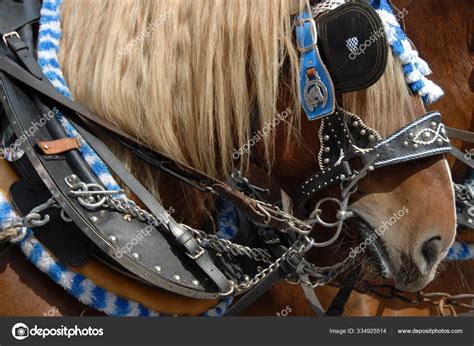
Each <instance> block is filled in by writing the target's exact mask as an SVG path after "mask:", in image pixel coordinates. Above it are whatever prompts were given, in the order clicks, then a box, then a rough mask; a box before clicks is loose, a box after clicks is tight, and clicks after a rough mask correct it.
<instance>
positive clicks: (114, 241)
mask: <svg viewBox="0 0 474 346" xmlns="http://www.w3.org/2000/svg"><path fill="white" fill-rule="evenodd" d="M109 240H110V241H111V242H112V243H116V242H117V237H116V236H114V235H111V236H109Z"/></svg>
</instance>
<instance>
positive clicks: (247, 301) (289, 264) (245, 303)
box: [225, 255, 303, 316]
mask: <svg viewBox="0 0 474 346" xmlns="http://www.w3.org/2000/svg"><path fill="white" fill-rule="evenodd" d="M302 261H303V258H301V257H300V256H298V255H293V256H290V257H288V258H287V259H286V260H285V261H284V262H282V263H281V266H280V269H279V270H275V271H273V272H272V273H270V275H268V276H267V277H265V278H264V279H263V280H262V281H260V282H259V283H258V284H257V285H256V286H254V288H253V289H252V290H250V291H249V292H247V293H245V294H244V295H243V296H242V297H241V298H240V299H239V300H238V301H237V302H236V303H234V304H233V305H232V306H231V307H230V308H229V310H227V312H226V313H225V316H237V315H239V314H240V313H242V311H244V309H246V308H247V307H249V306H250V305H251V304H253V303H254V302H255V301H256V300H257V299H258V298H260V297H261V296H262V295H263V294H264V293H265V292H267V291H268V290H269V289H270V288H272V287H273V286H274V285H275V284H276V283H277V282H279V281H280V280H282V279H283V278H286V277H287V276H288V275H289V274H291V273H294V272H295V270H296V268H297V267H298V266H299V265H300V263H301V262H302Z"/></svg>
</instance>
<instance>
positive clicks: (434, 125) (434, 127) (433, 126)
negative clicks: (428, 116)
mask: <svg viewBox="0 0 474 346" xmlns="http://www.w3.org/2000/svg"><path fill="white" fill-rule="evenodd" d="M437 125H438V124H436V122H434V121H432V122H431V127H432V128H433V130H434V129H436V126H437Z"/></svg>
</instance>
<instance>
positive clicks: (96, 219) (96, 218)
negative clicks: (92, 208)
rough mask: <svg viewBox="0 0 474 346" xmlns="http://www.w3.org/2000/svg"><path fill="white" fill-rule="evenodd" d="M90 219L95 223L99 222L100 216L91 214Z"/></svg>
mask: <svg viewBox="0 0 474 346" xmlns="http://www.w3.org/2000/svg"><path fill="white" fill-rule="evenodd" d="M89 220H91V221H92V222H93V223H97V222H98V221H99V218H98V217H97V216H91V217H90V219H89Z"/></svg>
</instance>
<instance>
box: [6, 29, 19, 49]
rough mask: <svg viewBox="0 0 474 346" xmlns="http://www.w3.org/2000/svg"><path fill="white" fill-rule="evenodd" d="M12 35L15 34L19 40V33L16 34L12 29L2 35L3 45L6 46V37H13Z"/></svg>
mask: <svg viewBox="0 0 474 346" xmlns="http://www.w3.org/2000/svg"><path fill="white" fill-rule="evenodd" d="M13 36H16V38H18V39H19V40H21V37H20V35H18V33H17V32H16V31H12V32H9V33H6V34H5V35H3V36H2V39H3V42H5V46H7V47H8V42H7V38H9V37H13Z"/></svg>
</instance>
